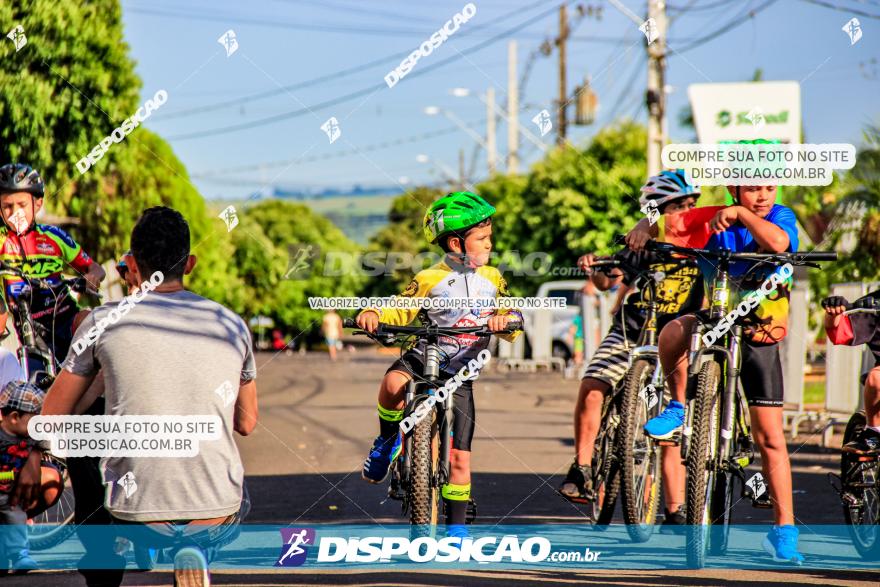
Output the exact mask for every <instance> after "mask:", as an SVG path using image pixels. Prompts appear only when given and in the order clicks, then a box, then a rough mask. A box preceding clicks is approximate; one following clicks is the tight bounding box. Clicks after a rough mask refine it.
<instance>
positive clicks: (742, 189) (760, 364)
mask: <svg viewBox="0 0 880 587" xmlns="http://www.w3.org/2000/svg"><path fill="white" fill-rule="evenodd" d="M727 189H728V191H729V192H730V194H731V195H732V196H733V198H734V201H735V205H733V206H727V207H722V206H715V207H705V208H695V209H693V210H690V211H689V212H686V213H683V214H680V215H678V216H676V217H673V218H664V219H663V220H661V221H660V222H658V224H657V225H654V226H650V225H649V224H648V223H647V222H645V221H642V222H640V223H639V225H637V226H636V228H634V229H633V231H632V232H630V234H629V235H627V244H628V245H629V246H630V248H632V249H633V250H636V251H637V250H640V249H641V248H643V247H644V244H645V242H647V240H648V239H651V238H655V237H658V236H661V237H663V239H664V240H668V239H669V238H670V237H675V238H676V240H677V241H679V242H685V243H687V244H685V245H684V246H689V247H696V248H707V249H714V250H719V249H729V250H731V251H734V252H767V253H780V252H791V251H796V250H797V248H798V233H797V223H796V219H795V215H794V212H793V211H792V210H791V209H790V208H787V207H785V206H782V205H780V204H776V186H728V188H727ZM664 231H665V234H663V233H664ZM752 265H753V263H750V262H736V263H731V266H730V275H731V278H732V279H733V280H735V281H736V283H738V284H739V289H740V294H742V295H745V294H747V293H748V292H749V291H755V290H757V289H758V288H760V286H761V284H762V283H763V282H764V281H765V280H766V279H767V278H768V277H769V275H770V274H772V273H774V272H778V271H779V268H777V267H775V266H770V267H768V268H767V269H763V270H757V271H755V272H753V273H752V274H750V275H748V276H746V275H745V274H746V272H747V271H748V270H749V269H750V268H751V267H752ZM701 269H702V270H703V275H704V276H705V278H706V282H707V283H711V282H712V280H713V278H714V274H715V268H714V267H713V266H712V265H711V264H710V263H701ZM791 283H792V282H791V278H790V276H789V277H786V278H785V279H784V280H782V281H781V283H780V285H779V286H778V288H777V290H776V294H772V295H770V296H767V298H765V299H764V300H763V301H762V302H761V304H760V305H759V306H758V307H757V308H755V310H754V313H753V316H754V317H755V318H756V319H757V320H756V322H757V324H756V325H755V326H753V327H749V328H746V329H744V331H743V342H744V344H743V352H742V366H741V371H740V378H741V382H742V386H743V389H744V390H745V394H746V399H747V400H748V403H749V414H750V416H751V422H752V436H753V438H754V441H755V444H756V445H757V447H758V449H759V450H760V452H761V464H762V468H763V472H764V477H765V479H767V480H768V485H769V491H770V498H771V502H772V504H773V512H774V520H775V525H774V527H773V529H772V530H771V531H770V533H769V534H768V535H767V537H766V538H765V539H764V548H765V550H767V552H768V553H769V554H771V555H772V556H773V557H774V559H775V560H777V561H781V562H790V563H793V564H796V565H800V564H801V563H802V562H803V560H804V558H803V556H802V555H801V554H800V553H799V552H798V551H797V540H798V529H797V528H796V527H795V526H794V509H793V500H792V491H791V463H790V461H789V457H788V448H787V446H786V443H785V435H784V432H783V427H782V403H783V381H782V363H781V361H780V354H779V342H780V341H781V340H782V339H783V338H784V337H785V335H786V334H787V332H788V298H789V295H790V291H791ZM731 307H733V304H732V305H731ZM696 321H697V318H696V317H695V316H694V315H688V316H682V317H681V318H678V319H677V320H674V321H672V322H671V323H669V324H668V325H666V327H665V328H664V329H663V331H662V332H661V333H660V339H659V342H660V361H661V363H662V365H663V371H664V373H666V374H667V386H668V388H669V390H670V393H671V394H672V400H673V401H671V402H670V403H669V405H668V407H667V408H666V409H665V410H664V411H663V412H662V413H661V414H660V415H658V416H657V417H655V418H652V419H651V420H649V421H648V423H647V424H646V425H645V431H646V432H647V433H648V434H649V435H650V436H652V437H654V438H658V439H665V438H670V437H672V436H673V435H674V434H675V433H676V432H677V431H679V430H681V428H682V425H683V423H684V418H685V413H684V401H685V391H686V386H687V367H688V362H687V352H688V348H689V342H690V333H691V330H692V329H693V327H694V325H695V324H696ZM678 474H680V475H684V468H683V467H678Z"/></svg>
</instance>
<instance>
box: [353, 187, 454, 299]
mask: <svg viewBox="0 0 880 587" xmlns="http://www.w3.org/2000/svg"><path fill="white" fill-rule="evenodd" d="M444 193H445V192H444V191H443V190H441V189H438V188H431V187H417V188H415V189H413V190H409V191H407V192H406V193H404V194H401V195H399V196H397V197H396V198H394V200H393V201H392V202H391V209H390V210H389V211H388V225H387V226H385V227H383V228H382V229H381V230H380V231H379V232H377V233H376V234H375V235H373V237H372V238H371V239H370V243H369V245H368V247H367V253H368V254H369V253H374V254H378V255H379V256H378V258H379V259H382V260H383V261H384V260H386V255H387V254H388V253H402V254H404V255H412V256H415V255H418V254H419V253H428V252H432V253H436V254H437V255H441V254H442V251H441V250H440V247H437V246H436V245H431V244H430V243H428V241H426V240H425V236H424V231H423V222H424V218H425V210H427V209H428V206H430V205H431V203H432V202H434V201H435V200H437V199H438V198H440V197H441V196H442V195H443V194H444ZM388 260H390V259H388ZM412 278H413V268H412V267H409V266H407V267H397V266H396V265H395V266H394V268H393V269H392V271H391V275H385V274H384V272H383V274H382V275H376V276H373V277H372V278H371V279H370V280H369V282H368V283H367V286H366V290H365V291H366V294H365V295H375V296H387V295H393V294H396V293H400V292H401V291H402V290H403V288H404V287H406V285H407V284H408V283H409V282H410V280H412Z"/></svg>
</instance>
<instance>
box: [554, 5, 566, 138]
mask: <svg viewBox="0 0 880 587" xmlns="http://www.w3.org/2000/svg"><path fill="white" fill-rule="evenodd" d="M567 40H568V14H567V13H566V10H565V3H563V4H562V5H561V6H560V7H559V38H558V39H556V45H557V46H558V47H559V105H558V108H557V110H556V144H557V145H562V144H564V143H565V131H566V128H565V123H566V119H565V112H566V110H567V108H566V104H567V103H568V89H567V88H566V79H565V42H566V41H567Z"/></svg>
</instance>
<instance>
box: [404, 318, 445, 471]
mask: <svg viewBox="0 0 880 587" xmlns="http://www.w3.org/2000/svg"><path fill="white" fill-rule="evenodd" d="M437 338H438V337H437V335H429V336H427V337H426V344H425V362H424V370H423V372H422V380H421V381H416V380H415V378H413V379H410V381H409V383H408V384H407V388H406V396H405V397H406V399H405V401H404V412H403V414H404V418H406V417H408V416H411V415H412V414H413V413H414V412H415V411H416V409H417V408H418V406H419V404H421V403H422V402H424V401H427V399H428V398H429V397H431V395H433V391H434V389H436V388H437V387H439V386H440V384H441V381H440V348H439V346H438V342H437ZM433 409H434V410H435V411H436V413H437V422H438V428H439V433H440V462H439V466H438V470H437V471H436V473H437V480H436V481H437V484H438V487H439V486H442V485H443V484H444V483H446V481H447V480H448V479H449V462H450V455H451V450H452V443H451V441H450V439H451V438H452V436H451V431H452V423H453V418H454V417H455V416H454V412H453V394H449V397H447V398H446V400H445V401H443V402H437V403H436V404H435V405H434V408H433ZM411 454H412V434H410V433H407V434H406V435H405V436H404V451H403V458H402V459H401V467H402V471H401V477H402V479H401V480H402V481H403V482H404V483H406V484H408V483H409V478H410V475H409V474H410V462H409V455H411Z"/></svg>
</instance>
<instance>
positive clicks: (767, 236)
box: [709, 206, 791, 253]
mask: <svg viewBox="0 0 880 587" xmlns="http://www.w3.org/2000/svg"><path fill="white" fill-rule="evenodd" d="M737 221H738V222H740V223H741V224H742V225H743V226H745V227H746V229H747V230H748V231H749V232H750V233H751V234H752V236H753V237H754V239H755V242H757V243H758V245H759V246H760V247H761V248H762V249H763V250H765V251H769V252H771V253H782V252H784V251H785V250H786V249H788V245H789V244H790V243H791V241H790V240H789V238H788V233H786V232H785V231H784V230H782V229H781V228H780V227H779V226H777V225H776V224H773V223H772V222H769V221H767V220H764V219H763V218H761V217H760V216H758V215H757V214H755V213H754V212H750V211H749V210H748V209H747V208H745V207H744V206H729V207H727V208H724V209H723V210H719V211H718V213H717V214H716V215H715V217H714V218H713V219H712V220H711V221H710V222H709V226H710V227H711V228H712V230H714V231H715V232H716V233H718V232H722V231H724V230H727V228H728V227H730V226H732V225H733V224H735V223H736V222H737Z"/></svg>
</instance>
